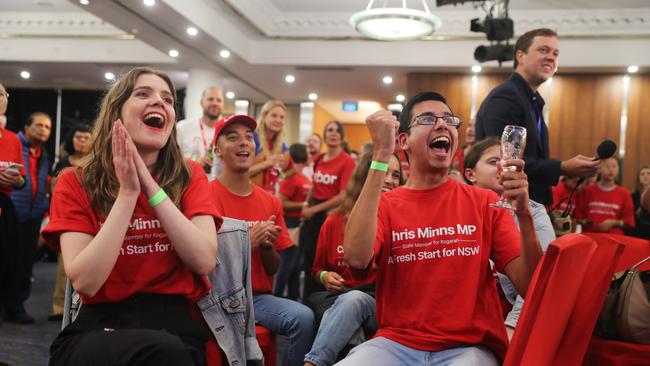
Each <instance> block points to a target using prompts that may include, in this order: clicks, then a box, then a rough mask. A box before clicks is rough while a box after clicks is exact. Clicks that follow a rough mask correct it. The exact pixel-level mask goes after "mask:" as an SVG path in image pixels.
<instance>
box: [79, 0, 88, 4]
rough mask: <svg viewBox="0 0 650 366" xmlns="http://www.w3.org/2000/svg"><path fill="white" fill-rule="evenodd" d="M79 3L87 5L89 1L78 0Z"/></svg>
mask: <svg viewBox="0 0 650 366" xmlns="http://www.w3.org/2000/svg"><path fill="white" fill-rule="evenodd" d="M79 4H81V5H88V4H90V1H88V0H79Z"/></svg>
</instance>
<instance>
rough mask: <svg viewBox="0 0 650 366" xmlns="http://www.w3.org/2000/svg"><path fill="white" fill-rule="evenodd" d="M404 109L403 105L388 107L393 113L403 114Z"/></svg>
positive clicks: (396, 104) (393, 104)
mask: <svg viewBox="0 0 650 366" xmlns="http://www.w3.org/2000/svg"><path fill="white" fill-rule="evenodd" d="M402 108H404V106H403V105H402V103H390V104H389V105H388V110H389V111H391V112H401V111H402Z"/></svg>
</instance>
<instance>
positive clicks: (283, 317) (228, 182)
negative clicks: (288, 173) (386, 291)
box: [211, 115, 314, 365]
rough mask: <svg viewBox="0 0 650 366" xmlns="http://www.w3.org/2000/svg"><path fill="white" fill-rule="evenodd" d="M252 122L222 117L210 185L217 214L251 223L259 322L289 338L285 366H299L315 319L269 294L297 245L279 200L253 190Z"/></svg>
mask: <svg viewBox="0 0 650 366" xmlns="http://www.w3.org/2000/svg"><path fill="white" fill-rule="evenodd" d="M256 125H257V124H256V122H255V120H254V119H252V118H250V117H248V116H245V115H235V116H231V117H227V118H222V119H220V120H219V121H217V124H216V125H215V131H214V134H215V136H217V140H216V141H217V142H216V148H215V152H216V154H217V156H218V157H219V158H220V159H221V162H222V168H223V169H222V171H221V175H220V176H219V177H218V178H217V179H215V180H213V181H212V183H211V186H212V192H213V196H214V197H215V201H216V204H217V209H218V210H219V212H220V213H221V214H222V215H224V216H227V217H231V218H234V219H238V220H243V221H246V222H248V225H249V227H250V241H251V251H252V253H251V282H252V287H253V302H254V305H253V306H254V309H255V321H256V322H257V323H259V324H260V325H262V326H263V327H265V328H268V329H269V330H271V332H273V333H274V334H280V335H284V336H286V337H287V342H286V350H285V352H283V355H282V365H301V364H302V360H303V357H304V356H305V354H306V353H307V352H308V351H309V347H310V346H311V340H312V336H313V334H312V333H313V323H314V314H313V313H312V311H311V310H310V309H309V308H308V307H306V306H304V305H302V304H300V303H297V302H295V301H291V300H287V299H283V298H280V297H276V296H273V295H272V294H271V291H272V286H273V275H274V274H275V272H276V271H277V270H278V267H279V265H280V254H279V253H278V252H281V251H283V250H285V249H287V248H289V247H291V246H292V245H293V243H292V242H291V239H289V235H288V233H287V228H286V226H285V224H284V219H283V215H282V205H281V203H280V200H279V199H277V198H276V197H274V196H273V195H271V194H270V193H268V192H266V191H264V190H263V189H262V188H260V187H258V186H255V185H253V184H252V183H251V181H250V176H249V170H250V167H251V165H252V164H253V158H254V156H255V142H254V140H253V131H254V130H255V127H256Z"/></svg>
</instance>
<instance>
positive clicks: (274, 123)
mask: <svg viewBox="0 0 650 366" xmlns="http://www.w3.org/2000/svg"><path fill="white" fill-rule="evenodd" d="M285 115H286V112H285V110H284V108H282V107H280V106H278V107H275V108H272V109H271V110H270V111H269V112H268V113H267V114H266V116H265V117H264V125H265V127H266V131H268V132H270V133H271V134H277V133H279V132H280V131H282V128H284V117H285Z"/></svg>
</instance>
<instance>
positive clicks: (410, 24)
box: [350, 0, 442, 41]
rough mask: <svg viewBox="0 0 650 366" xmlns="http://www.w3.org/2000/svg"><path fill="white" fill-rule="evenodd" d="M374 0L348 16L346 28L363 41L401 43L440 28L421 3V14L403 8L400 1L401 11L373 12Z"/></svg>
mask: <svg viewBox="0 0 650 366" xmlns="http://www.w3.org/2000/svg"><path fill="white" fill-rule="evenodd" d="M373 3H374V0H370V1H369V2H368V6H367V7H366V9H365V10H362V11H360V12H357V13H354V14H352V16H351V17H350V24H352V26H353V27H354V29H356V30H357V32H359V33H361V34H363V35H364V36H366V37H369V38H374V39H379V40H383V41H401V40H409V39H418V38H421V37H424V36H428V35H431V34H433V32H435V31H436V29H438V28H440V26H441V25H442V21H441V20H440V18H438V17H437V16H435V15H433V14H431V11H429V7H428V6H427V3H426V1H425V0H422V8H423V9H424V10H417V9H410V8H407V7H406V0H402V7H401V8H388V7H385V6H384V7H382V8H375V9H372V4H373Z"/></svg>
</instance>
